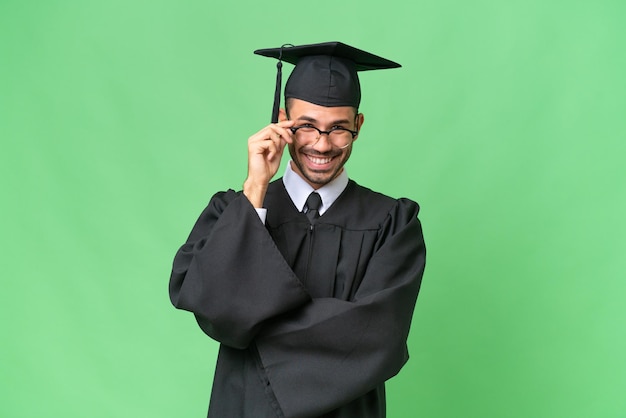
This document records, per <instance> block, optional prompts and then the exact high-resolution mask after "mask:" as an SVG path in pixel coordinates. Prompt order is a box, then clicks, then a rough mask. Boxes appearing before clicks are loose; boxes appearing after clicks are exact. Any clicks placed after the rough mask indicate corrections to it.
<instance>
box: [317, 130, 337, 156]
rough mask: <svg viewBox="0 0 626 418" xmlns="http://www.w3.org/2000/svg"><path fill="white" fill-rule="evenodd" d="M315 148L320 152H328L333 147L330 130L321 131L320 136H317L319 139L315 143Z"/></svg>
mask: <svg viewBox="0 0 626 418" xmlns="http://www.w3.org/2000/svg"><path fill="white" fill-rule="evenodd" d="M313 149H315V150H317V151H319V152H327V151H330V150H332V149H333V143H332V142H331V141H330V135H328V132H324V133H320V136H319V137H317V141H316V142H315V144H313Z"/></svg>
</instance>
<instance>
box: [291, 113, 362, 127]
mask: <svg viewBox="0 0 626 418" xmlns="http://www.w3.org/2000/svg"><path fill="white" fill-rule="evenodd" d="M296 120H303V121H306V122H311V123H317V122H318V120H317V119H315V118H312V117H310V116H306V115H302V116H300V117H299V118H298V119H296ZM346 123H347V124H349V123H350V121H349V120H348V119H338V120H335V121H332V122H330V123H329V125H341V124H346Z"/></svg>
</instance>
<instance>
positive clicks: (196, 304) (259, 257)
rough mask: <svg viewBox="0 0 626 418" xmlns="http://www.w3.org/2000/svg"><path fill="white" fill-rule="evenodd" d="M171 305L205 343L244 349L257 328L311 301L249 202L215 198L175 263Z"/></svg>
mask: <svg viewBox="0 0 626 418" xmlns="http://www.w3.org/2000/svg"><path fill="white" fill-rule="evenodd" d="M169 292H170V300H171V302H172V304H173V305H174V306H175V307H177V308H179V309H184V310H187V311H190V312H193V313H194V315H195V317H196V320H197V322H198V325H199V326H200V328H201V329H202V330H203V331H204V332H205V333H206V334H207V335H209V336H210V337H212V338H213V339H215V340H217V341H219V342H220V343H222V344H225V345H228V346H230V347H234V348H240V349H243V348H247V347H248V346H249V344H250V342H251V341H252V340H253V338H254V337H255V335H256V334H257V333H258V330H259V328H260V326H261V324H262V323H263V322H264V321H266V320H267V319H269V318H273V317H275V316H277V315H280V314H281V313H284V312H287V311H290V310H293V309H294V308H296V307H298V306H300V305H302V304H304V303H306V302H307V301H309V300H310V296H309V295H308V293H307V292H306V290H305V289H304V287H303V286H302V284H301V283H300V281H299V280H298V278H297V277H296V276H295V274H294V273H293V271H292V270H291V269H290V267H289V266H288V265H287V263H286V262H285V260H284V258H283V257H282V256H281V254H280V252H279V250H278V249H277V248H276V245H275V244H274V241H273V240H272V239H271V237H270V235H269V233H268V232H267V229H266V228H265V226H264V225H263V223H262V222H261V221H260V219H259V216H258V214H257V213H256V211H255V210H254V208H253V206H252V205H251V204H250V202H249V201H248V199H246V197H245V196H243V195H242V194H241V193H236V192H234V191H232V190H229V191H228V192H223V193H218V194H216V195H215V196H214V197H213V198H212V199H211V202H210V203H209V205H208V206H207V208H206V209H205V210H204V211H203V213H202V214H201V215H200V218H199V219H198V221H197V222H196V224H195V226H194V227H193V229H192V231H191V234H190V236H189V238H188V239H187V242H186V243H185V244H184V245H183V246H182V247H181V248H180V249H179V250H178V252H177V253H176V256H175V257H174V263H173V267H172V274H171V277H170V285H169Z"/></svg>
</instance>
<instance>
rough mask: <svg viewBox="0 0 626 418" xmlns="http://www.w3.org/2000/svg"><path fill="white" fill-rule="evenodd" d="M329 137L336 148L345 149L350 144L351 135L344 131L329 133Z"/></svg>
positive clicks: (337, 130)
mask: <svg viewBox="0 0 626 418" xmlns="http://www.w3.org/2000/svg"><path fill="white" fill-rule="evenodd" d="M329 137H330V141H331V142H332V143H333V145H334V146H336V147H337V148H345V147H347V146H348V145H350V142H352V133H351V132H350V131H348V130H345V129H335V130H333V131H331V132H330V134H329Z"/></svg>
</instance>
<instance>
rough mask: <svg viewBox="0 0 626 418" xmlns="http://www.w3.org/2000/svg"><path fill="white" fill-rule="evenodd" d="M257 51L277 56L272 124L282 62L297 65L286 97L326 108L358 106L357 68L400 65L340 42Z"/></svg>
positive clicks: (288, 82) (377, 68) (361, 69)
mask: <svg viewBox="0 0 626 418" xmlns="http://www.w3.org/2000/svg"><path fill="white" fill-rule="evenodd" d="M254 53H255V54H257V55H262V56H265V57H270V58H276V59H278V63H277V64H276V67H277V69H278V71H277V74H276V90H275V93H274V107H273V109H272V123H276V122H278V108H279V107H280V89H281V82H282V61H286V62H288V63H290V64H294V65H295V68H294V69H293V71H292V72H291V75H290V76H289V79H288V80H287V84H286V85H285V99H288V98H295V99H301V100H304V101H307V102H310V103H314V104H316V105H320V106H325V107H334V106H353V107H355V108H358V107H359V103H360V102H361V86H360V84H359V76H358V75H357V71H367V70H382V69H386V68H398V67H400V64H398V63H396V62H393V61H390V60H388V59H385V58H382V57H379V56H378V55H374V54H370V53H369V52H366V51H362V50H360V49H357V48H354V47H352V46H350V45H346V44H344V43H341V42H325V43H321V44H310V45H299V46H293V45H283V46H281V47H280V48H269V49H257V50H256V51H254Z"/></svg>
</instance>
